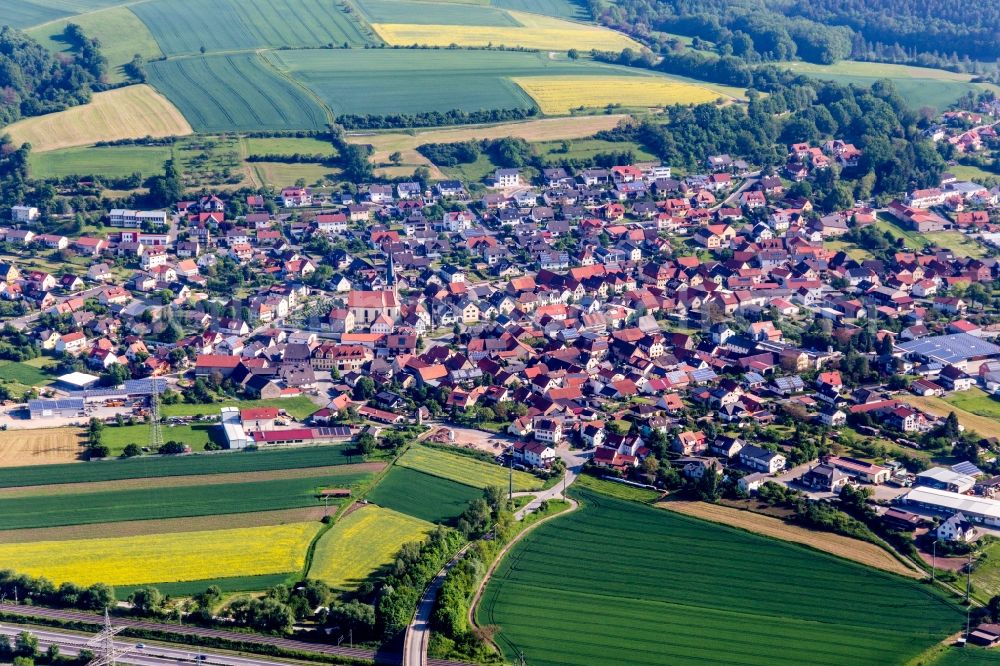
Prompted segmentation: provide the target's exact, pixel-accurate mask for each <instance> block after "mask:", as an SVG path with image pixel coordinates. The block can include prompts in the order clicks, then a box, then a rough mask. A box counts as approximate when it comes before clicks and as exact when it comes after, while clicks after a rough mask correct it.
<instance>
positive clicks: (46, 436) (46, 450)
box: [0, 428, 84, 477]
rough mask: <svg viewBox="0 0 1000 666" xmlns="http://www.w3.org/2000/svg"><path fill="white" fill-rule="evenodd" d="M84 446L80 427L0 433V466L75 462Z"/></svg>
mask: <svg viewBox="0 0 1000 666" xmlns="http://www.w3.org/2000/svg"><path fill="white" fill-rule="evenodd" d="M83 444H84V432H83V430H81V429H79V428H44V429H39V430H4V431H0V467H23V466H31V465H53V464H58V463H75V462H78V461H79V459H80V454H81V452H82V451H83V449H82V446H83ZM68 467H69V466H67V468H68ZM72 467H73V468H74V469H79V468H80V467H81V466H80V465H76V464H74V465H72ZM42 469H44V468H42ZM67 471H68V469H67ZM20 472H21V470H10V471H9V472H8V473H7V474H3V475H2V476H12V477H14V476H18V475H20Z"/></svg>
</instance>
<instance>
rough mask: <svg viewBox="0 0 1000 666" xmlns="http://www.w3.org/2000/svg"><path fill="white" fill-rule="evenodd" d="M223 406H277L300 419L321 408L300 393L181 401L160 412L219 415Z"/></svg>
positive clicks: (181, 414)
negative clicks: (220, 400) (285, 396)
mask: <svg viewBox="0 0 1000 666" xmlns="http://www.w3.org/2000/svg"><path fill="white" fill-rule="evenodd" d="M223 407H239V408H240V409H250V408H252V407H277V408H278V409H283V410H285V411H286V412H288V414H290V415H291V416H292V417H293V418H296V419H300V420H301V419H304V418H306V417H307V416H309V415H310V414H312V413H313V412H315V411H316V410H318V409H319V407H317V406H316V403H314V402H313V401H312V400H310V399H309V396H306V395H298V396H295V397H292V398H275V399H273V400H225V401H223V402H215V403H212V404H210V405H203V404H190V403H186V402H179V403H177V404H176V405H163V406H162V407H161V409H160V413H161V414H163V415H164V416H197V415H199V414H211V415H212V416H218V415H219V412H220V410H221V409H222V408H223Z"/></svg>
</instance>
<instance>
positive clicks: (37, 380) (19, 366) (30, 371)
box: [0, 361, 53, 386]
mask: <svg viewBox="0 0 1000 666" xmlns="http://www.w3.org/2000/svg"><path fill="white" fill-rule="evenodd" d="M0 380H4V381H9V382H17V383H19V384H25V385H27V386H42V385H43V384H51V383H52V381H53V379H52V376H51V375H49V374H46V373H44V372H42V370H41V369H40V368H38V367H35V366H34V365H29V364H27V363H17V362H11V361H0Z"/></svg>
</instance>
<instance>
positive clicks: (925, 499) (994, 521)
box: [903, 486, 1000, 527]
mask: <svg viewBox="0 0 1000 666" xmlns="http://www.w3.org/2000/svg"><path fill="white" fill-rule="evenodd" d="M903 503H904V504H907V505H909V506H912V507H919V508H924V509H930V510H932V511H937V512H941V513H946V514H948V515H952V514H955V513H959V512H961V513H962V514H964V515H965V517H966V518H968V519H969V520H971V521H972V522H974V523H981V524H983V525H988V526H990V527H1000V502H998V501H996V500H991V499H987V498H985V497H979V496H977V495H962V494H960V493H953V492H950V491H948V490H940V489H938V488H927V487H923V486H918V487H916V488H913V489H912V490H910V492H908V493H906V495H904V496H903Z"/></svg>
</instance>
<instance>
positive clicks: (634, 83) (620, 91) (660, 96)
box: [513, 76, 720, 114]
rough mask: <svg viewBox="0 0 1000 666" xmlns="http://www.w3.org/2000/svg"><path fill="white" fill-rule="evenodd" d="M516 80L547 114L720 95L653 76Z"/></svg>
mask: <svg viewBox="0 0 1000 666" xmlns="http://www.w3.org/2000/svg"><path fill="white" fill-rule="evenodd" d="M513 81H514V83H516V84H517V85H519V86H521V88H523V89H524V91H525V92H526V93H528V94H529V95H531V97H532V98H533V99H534V100H535V101H536V102H537V103H538V106H539V108H540V109H541V110H542V112H543V113H548V114H557V113H569V112H570V111H571V110H572V109H576V108H579V107H587V108H600V107H604V106H607V105H609V104H621V105H623V106H626V107H653V106H667V105H670V104H703V103H706V102H712V101H714V100H716V99H718V98H719V96H720V95H719V93H717V92H715V91H712V90H709V89H708V88H706V87H704V86H699V85H695V84H692V83H682V82H679V81H671V80H670V79H666V78H659V77H652V76H644V77H640V76H525V77H518V78H515V79H513Z"/></svg>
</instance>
